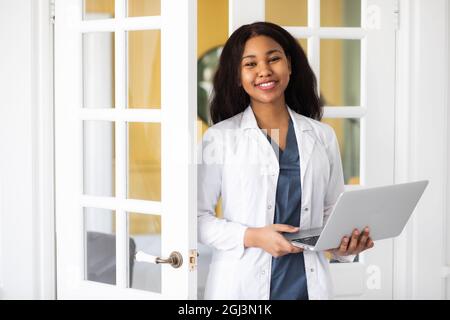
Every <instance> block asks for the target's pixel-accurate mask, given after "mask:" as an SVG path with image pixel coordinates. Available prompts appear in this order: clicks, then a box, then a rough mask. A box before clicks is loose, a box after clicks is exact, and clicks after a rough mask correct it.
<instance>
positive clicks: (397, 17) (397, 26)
mask: <svg viewBox="0 0 450 320" xmlns="http://www.w3.org/2000/svg"><path fill="white" fill-rule="evenodd" d="M393 18H394V29H395V30H399V29H400V0H395V1H394V17H393Z"/></svg>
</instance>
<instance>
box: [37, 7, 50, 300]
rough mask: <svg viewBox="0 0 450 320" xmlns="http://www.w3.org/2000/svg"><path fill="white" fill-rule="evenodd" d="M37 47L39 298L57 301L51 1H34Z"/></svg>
mask: <svg viewBox="0 0 450 320" xmlns="http://www.w3.org/2000/svg"><path fill="white" fill-rule="evenodd" d="M31 3H32V4H31V6H32V19H33V22H32V24H33V27H34V28H33V30H34V34H33V35H32V39H33V44H32V47H33V48H34V50H33V52H34V54H32V58H33V62H32V68H33V69H32V81H33V82H32V90H33V93H32V97H33V101H35V103H36V104H37V106H36V107H35V108H32V112H33V113H34V115H33V119H34V121H33V123H34V124H35V127H34V130H33V131H34V134H33V137H34V141H33V149H34V151H35V152H34V154H35V156H36V159H35V161H33V163H34V166H35V173H36V180H35V183H34V185H33V188H34V190H35V192H33V193H34V197H35V201H33V202H34V203H35V206H34V209H35V210H36V212H35V217H36V219H37V220H36V221H37V225H34V226H33V227H34V228H35V230H36V232H35V234H36V236H37V239H36V240H37V241H38V243H39V247H38V248H36V249H37V250H36V253H35V256H36V259H37V261H38V262H37V263H36V268H37V270H38V271H37V272H38V273H37V277H38V285H37V296H38V298H40V299H55V298H56V237H55V210H54V209H55V208H54V161H53V160H54V122H53V24H52V23H51V22H50V21H51V15H52V14H53V12H52V5H51V3H52V0H38V1H31Z"/></svg>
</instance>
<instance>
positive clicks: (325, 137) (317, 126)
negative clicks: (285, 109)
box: [293, 111, 336, 147]
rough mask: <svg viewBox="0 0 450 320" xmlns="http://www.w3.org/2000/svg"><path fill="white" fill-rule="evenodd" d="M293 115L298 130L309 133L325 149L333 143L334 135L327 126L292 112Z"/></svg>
mask: <svg viewBox="0 0 450 320" xmlns="http://www.w3.org/2000/svg"><path fill="white" fill-rule="evenodd" d="M293 114H294V117H295V118H296V122H297V125H298V126H299V128H300V130H304V131H309V132H310V134H311V135H312V136H313V138H315V139H316V141H317V142H319V143H320V144H322V145H324V146H325V147H328V146H329V145H330V144H331V145H332V144H334V143H335V141H336V134H335V132H334V129H333V128H332V127H331V126H330V125H329V124H327V123H323V122H320V121H317V120H314V119H311V118H308V117H305V116H303V115H301V114H298V113H296V112H294V111H293Z"/></svg>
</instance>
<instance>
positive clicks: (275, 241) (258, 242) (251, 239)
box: [244, 224, 303, 258]
mask: <svg viewBox="0 0 450 320" xmlns="http://www.w3.org/2000/svg"><path fill="white" fill-rule="evenodd" d="M297 231H298V228H297V227H293V226H290V225H287V224H271V225H268V226H265V227H262V228H247V230H246V231H245V235H244V245H245V247H246V248H248V247H256V248H261V249H263V250H264V251H266V252H268V253H269V254H270V255H272V256H273V257H275V258H278V257H281V256H284V255H286V254H289V253H299V252H302V251H303V249H301V248H299V247H296V246H294V245H292V244H291V243H290V242H289V241H288V240H286V238H285V237H283V235H282V234H281V232H290V233H293V232H297Z"/></svg>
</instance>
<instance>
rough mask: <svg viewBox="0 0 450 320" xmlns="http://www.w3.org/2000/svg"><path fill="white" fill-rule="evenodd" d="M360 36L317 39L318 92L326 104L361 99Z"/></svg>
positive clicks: (354, 102) (356, 102) (355, 103)
mask: <svg viewBox="0 0 450 320" xmlns="http://www.w3.org/2000/svg"><path fill="white" fill-rule="evenodd" d="M360 90H361V42H360V40H320V93H321V96H322V97H321V98H322V99H323V100H324V102H325V105H326V106H330V107H331V106H359V105H360V103H361V93H360Z"/></svg>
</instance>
